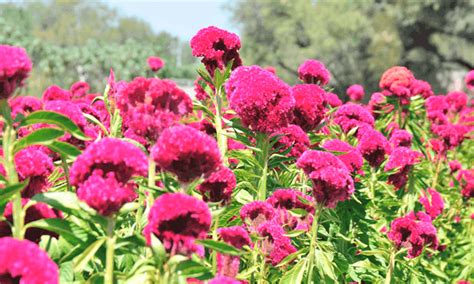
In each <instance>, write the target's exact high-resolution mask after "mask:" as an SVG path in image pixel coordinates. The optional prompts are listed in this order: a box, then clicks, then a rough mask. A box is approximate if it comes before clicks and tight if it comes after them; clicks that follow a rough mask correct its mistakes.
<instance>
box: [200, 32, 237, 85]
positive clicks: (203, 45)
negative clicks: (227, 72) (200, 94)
mask: <svg viewBox="0 0 474 284" xmlns="http://www.w3.org/2000/svg"><path fill="white" fill-rule="evenodd" d="M191 49H192V53H193V56H196V57H202V60H201V62H202V63H203V64H204V65H205V66H206V69H207V71H208V72H209V74H211V76H214V71H215V70H216V69H221V70H222V69H224V68H225V67H226V66H227V64H229V62H230V61H232V69H234V68H237V67H238V66H240V65H242V60H241V59H240V55H239V49H240V38H239V37H238V36H237V35H236V34H234V33H231V32H228V31H226V30H222V29H219V28H217V27H214V26H209V27H207V28H204V29H201V30H199V31H198V32H197V34H196V35H195V36H193V38H192V39H191Z"/></svg>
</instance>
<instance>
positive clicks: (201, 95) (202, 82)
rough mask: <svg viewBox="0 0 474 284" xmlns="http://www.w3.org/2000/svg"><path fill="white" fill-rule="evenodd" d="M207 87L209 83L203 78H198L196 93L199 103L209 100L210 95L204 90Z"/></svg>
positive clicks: (195, 83)
mask: <svg viewBox="0 0 474 284" xmlns="http://www.w3.org/2000/svg"><path fill="white" fill-rule="evenodd" d="M205 85H207V82H206V81H205V80H204V79H203V78H201V77H198V78H197V79H196V80H194V92H195V93H196V95H195V97H196V99H197V100H199V101H204V100H206V99H208V98H209V94H208V93H207V92H206V90H205V89H204V88H203V86H205Z"/></svg>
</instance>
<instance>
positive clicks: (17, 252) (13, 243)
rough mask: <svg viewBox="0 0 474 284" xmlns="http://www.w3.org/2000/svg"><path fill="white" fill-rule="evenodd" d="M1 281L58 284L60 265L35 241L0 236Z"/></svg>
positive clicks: (23, 283)
mask: <svg viewBox="0 0 474 284" xmlns="http://www.w3.org/2000/svg"><path fill="white" fill-rule="evenodd" d="M0 281H1V282H2V283H22V284H39V283H41V284H58V283H59V270H58V266H57V265H56V263H54V261H52V260H51V259H50V258H49V256H48V254H47V253H46V252H44V251H43V250H42V249H40V248H39V247H38V246H37V245H36V244H35V243H33V242H30V241H28V240H17V239H13V238H10V237H5V238H0Z"/></svg>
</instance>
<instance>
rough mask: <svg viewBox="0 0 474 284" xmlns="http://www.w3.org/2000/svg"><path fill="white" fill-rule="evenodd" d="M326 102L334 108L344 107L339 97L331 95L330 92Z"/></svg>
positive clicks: (327, 94)
mask: <svg viewBox="0 0 474 284" xmlns="http://www.w3.org/2000/svg"><path fill="white" fill-rule="evenodd" d="M326 101H327V103H328V105H330V106H331V107H333V108H334V107H338V106H340V105H342V101H341V99H339V97H338V95H336V94H334V93H329V92H328V93H326Z"/></svg>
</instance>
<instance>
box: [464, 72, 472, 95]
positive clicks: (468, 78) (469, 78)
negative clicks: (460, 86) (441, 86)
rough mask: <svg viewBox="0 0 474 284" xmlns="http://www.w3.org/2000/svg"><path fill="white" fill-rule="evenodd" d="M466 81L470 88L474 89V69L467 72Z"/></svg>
mask: <svg viewBox="0 0 474 284" xmlns="http://www.w3.org/2000/svg"><path fill="white" fill-rule="evenodd" d="M464 82H465V83H466V87H467V88H468V89H469V90H474V70H471V71H469V72H467V74H466V77H464Z"/></svg>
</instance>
